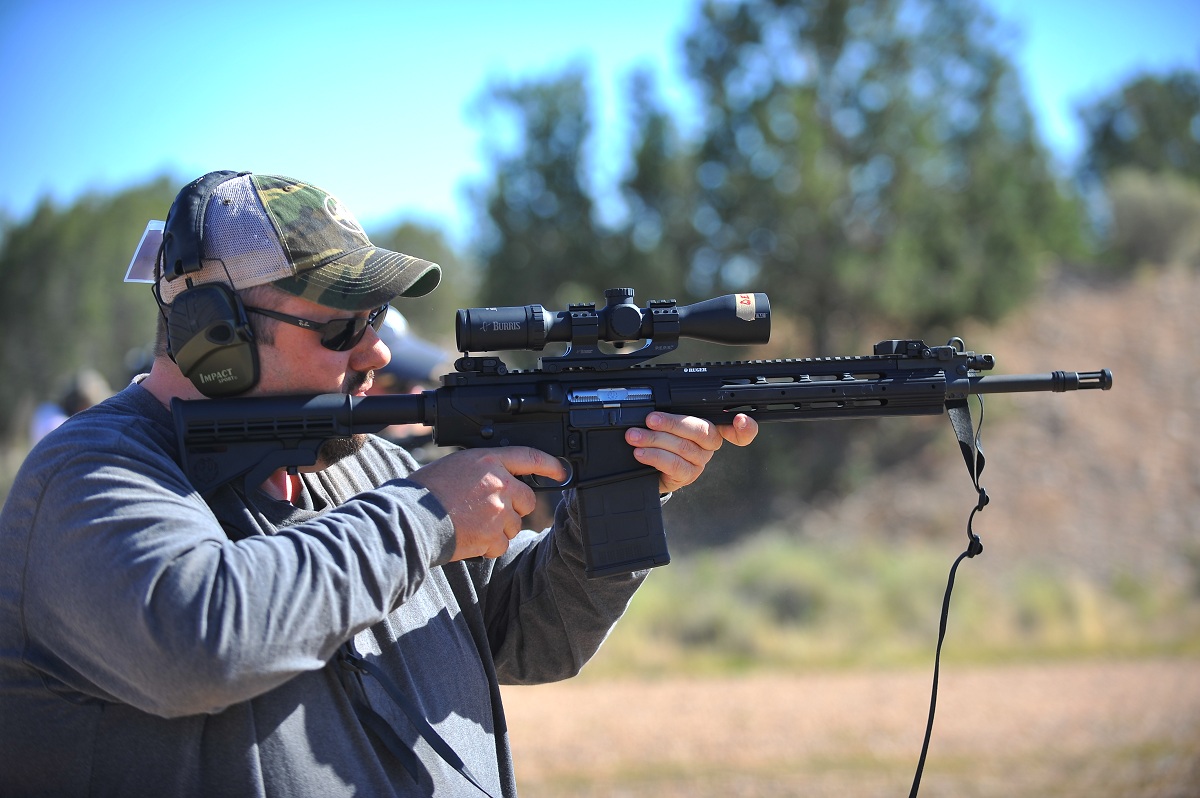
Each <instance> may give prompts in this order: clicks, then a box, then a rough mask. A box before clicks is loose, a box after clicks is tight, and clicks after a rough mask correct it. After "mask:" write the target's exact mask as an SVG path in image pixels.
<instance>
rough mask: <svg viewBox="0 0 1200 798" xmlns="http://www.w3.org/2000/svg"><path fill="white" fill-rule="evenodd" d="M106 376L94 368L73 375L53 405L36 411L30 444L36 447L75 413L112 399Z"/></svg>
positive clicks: (40, 407) (37, 408)
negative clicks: (36, 444)
mask: <svg viewBox="0 0 1200 798" xmlns="http://www.w3.org/2000/svg"><path fill="white" fill-rule="evenodd" d="M112 394H113V391H112V388H111V387H110V386H109V384H108V380H106V379H104V375H103V374H101V373H100V372H99V371H96V370H95V369H93V368H87V367H84V368H81V369H79V370H78V371H76V372H75V373H74V374H72V375H71V377H70V379H69V380H68V381H67V385H66V387H65V388H63V390H62V391H60V392H59V396H58V398H57V399H55V400H54V401H52V402H43V403H42V404H40V405H38V406H37V407H36V408H35V409H34V411H33V419H32V421H31V422H30V427H29V442H30V444H35V443H37V442H38V441H40V440H41V439H42V438H44V437H46V435H47V434H49V432H50V431H51V430H54V429H57V428H58V427H59V425H61V424H62V423H63V422H64V421H66V420H67V419H68V418H70V417H71V416H73V415H75V414H76V413H78V412H80V411H82V410H87V409H88V408H89V407H91V406H92V405H94V404H98V403H100V402H103V401H104V400H105V399H107V398H108V397H110V396H112Z"/></svg>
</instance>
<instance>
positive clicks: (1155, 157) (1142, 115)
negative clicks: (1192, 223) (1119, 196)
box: [1079, 69, 1200, 180]
mask: <svg viewBox="0 0 1200 798" xmlns="http://www.w3.org/2000/svg"><path fill="white" fill-rule="evenodd" d="M1079 117H1080V119H1081V121H1082V122H1083V126H1084V128H1085V131H1086V132H1085V139H1086V141H1087V149H1086V152H1085V156H1084V164H1083V167H1084V169H1085V171H1086V172H1087V173H1088V174H1089V175H1091V176H1093V177H1098V178H1101V179H1106V178H1108V177H1110V176H1112V175H1113V174H1114V173H1115V172H1117V171H1118V170H1122V169H1139V170H1141V171H1143V172H1148V173H1151V174H1161V173H1164V172H1169V173H1174V174H1176V175H1180V176H1183V177H1187V178H1190V179H1192V180H1200V72H1197V71H1194V70H1182V69H1181V70H1176V71H1174V72H1171V73H1169V74H1167V75H1164V76H1161V77H1159V76H1155V75H1141V76H1139V77H1136V78H1134V79H1132V80H1130V81H1129V82H1127V83H1125V84H1124V85H1122V86H1120V87H1118V88H1117V89H1116V90H1114V91H1113V92H1111V93H1110V94H1107V95H1105V96H1103V97H1101V98H1100V99H1098V100H1096V101H1094V102H1092V103H1090V104H1087V105H1084V106H1082V107H1081V108H1080V109H1079Z"/></svg>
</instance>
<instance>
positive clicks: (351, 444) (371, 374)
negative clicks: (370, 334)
mask: <svg viewBox="0 0 1200 798" xmlns="http://www.w3.org/2000/svg"><path fill="white" fill-rule="evenodd" d="M374 379H375V371H374V370H371V371H353V372H351V373H349V374H347V375H346V380H345V383H344V384H343V386H342V392H343V393H345V394H353V393H358V391H359V390H360V389H361V388H362V387H363V386H364V385H366V384H367V381H368V380H371V381H374ZM366 445H367V436H366V435H365V434H357V435H350V436H349V437H344V438H330V439H329V440H327V441H325V443H323V444H321V448H320V449H318V450H317V464H318V465H319V466H320V467H321V468H328V467H329V466H331V465H333V464H334V463H336V462H338V461H339V460H344V459H345V458H347V457H350V456H351V455H355V454H358V453H359V452H361V451H362V448H363V447H364V446H366Z"/></svg>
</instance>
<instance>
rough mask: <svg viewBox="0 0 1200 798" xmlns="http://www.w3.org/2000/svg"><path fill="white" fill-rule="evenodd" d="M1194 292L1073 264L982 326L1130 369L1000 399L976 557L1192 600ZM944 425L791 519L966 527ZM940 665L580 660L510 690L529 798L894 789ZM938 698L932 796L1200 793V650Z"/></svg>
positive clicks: (1196, 400)
mask: <svg viewBox="0 0 1200 798" xmlns="http://www.w3.org/2000/svg"><path fill="white" fill-rule="evenodd" d="M1198 308H1200V275H1198V274H1197V273H1196V272H1195V271H1186V270H1167V271H1157V272H1153V273H1147V274H1145V275H1142V276H1139V277H1137V278H1135V279H1134V280H1132V281H1130V282H1126V283H1122V284H1119V285H1087V284H1083V283H1080V282H1072V281H1069V280H1061V279H1060V280H1057V281H1055V282H1053V283H1052V284H1051V285H1049V286H1048V287H1047V290H1046V293H1045V296H1044V298H1043V299H1042V300H1041V301H1040V302H1038V303H1037V304H1036V305H1033V306H1031V307H1030V308H1028V309H1027V310H1026V311H1024V312H1023V313H1021V314H1020V315H1019V316H1018V317H1017V318H1015V319H1012V320H1011V321H1009V322H1008V323H1006V324H1005V325H1004V326H1003V327H1002V328H999V329H987V328H980V329H970V325H967V329H966V330H965V331H964V335H963V337H964V338H965V340H966V341H967V343H968V344H969V345H970V346H971V348H973V349H976V350H978V351H983V352H991V353H993V354H995V355H996V357H997V360H998V364H999V365H998V367H997V369H996V373H1000V374H1019V373H1030V372H1045V371H1049V370H1052V369H1079V370H1090V369H1096V368H1100V367H1107V368H1110V369H1112V371H1113V373H1114V380H1115V384H1114V387H1113V390H1111V391H1109V392H1106V393H1104V394H1100V393H1099V392H1088V393H1086V394H1083V393H1081V394H1067V395H1063V396H1057V395H1049V394H1042V395H1038V394H1027V395H1017V396H1003V397H989V399H988V416H989V417H988V420H987V422H986V425H985V431H984V449H985V451H986V452H987V455H988V465H987V468H986V469H985V472H984V474H983V479H982V482H983V484H984V486H985V487H986V488H987V489H988V492H989V494H990V495H991V497H992V504H991V505H989V507H988V508H987V511H986V512H985V513H983V514H981V515H980V517H979V518H978V519H977V521H976V531H977V532H979V533H980V534H981V536H982V537H983V540H984V544H985V553H984V555H983V557H981V558H979V559H978V560H974V561H972V568H973V569H975V570H978V571H981V572H983V571H991V572H994V573H1001V572H1004V571H1005V570H1006V569H1009V568H1012V567H1015V566H1016V565H1018V564H1019V563H1021V562H1026V563H1028V562H1030V561H1034V562H1037V563H1040V564H1045V565H1047V567H1052V568H1055V569H1058V570H1061V572H1062V573H1063V574H1064V576H1068V575H1071V574H1073V573H1079V574H1083V575H1085V576H1087V577H1088V578H1091V579H1106V578H1112V577H1114V576H1119V575H1120V574H1121V573H1134V574H1140V575H1142V576H1143V577H1145V576H1147V575H1149V577H1150V578H1153V579H1156V580H1160V581H1161V583H1164V584H1166V583H1170V584H1173V585H1177V586H1178V587H1179V588H1180V589H1181V590H1184V591H1187V590H1191V591H1198V592H1197V596H1198V598H1200V448H1198V447H1196V445H1195V441H1196V438H1197V432H1200V430H1198V429H1197V421H1196V418H1195V416H1196V409H1197V407H1200V346H1198V345H1197V341H1200V312H1197V309H1198ZM947 439H948V443H947V446H946V447H944V448H941V449H938V450H936V451H932V452H929V453H925V454H923V455H922V461H921V462H920V463H918V464H917V467H916V468H911V467H910V468H908V469H907V470H906V473H903V474H894V475H890V476H885V477H883V478H882V479H880V480H878V481H877V482H876V483H873V484H872V485H871V486H870V489H868V490H862V491H859V492H858V493H856V494H855V495H854V496H852V497H850V498H849V499H847V500H846V501H843V502H840V503H838V504H837V505H836V506H832V507H828V508H819V509H816V508H811V507H809V508H804V511H805V512H804V514H803V516H802V517H801V516H799V515H798V519H797V521H796V529H797V531H798V534H801V535H805V536H807V537H809V538H811V539H817V540H819V539H821V536H822V534H826V535H834V536H838V537H844V536H847V535H860V536H865V535H878V534H884V533H886V532H887V531H888V530H890V531H891V534H895V535H898V536H903V535H904V534H905V532H904V531H903V530H922V529H923V530H935V531H936V532H935V533H934V534H936V535H937V536H938V538H939V539H940V536H942V535H943V534H945V535H950V534H951V533H953V534H955V535H961V530H962V528H963V522H964V521H965V516H966V511H967V510H969V504H970V502H971V501H973V499H972V497H971V496H970V495H969V494H970V493H971V491H970V484H969V481H967V477H966V474H965V469H964V468H963V464H962V461H961V458H960V457H959V456H958V453H957V451H956V450H955V449H954V442H953V439H952V436H950V435H949V434H947ZM913 473H916V474H917V475H918V478H916V479H914V478H913V476H912V474H913ZM949 497H960V499H961V500H953V499H951V498H949ZM957 544H958V538H957V537H956V538H955V539H954V541H953V542H948V543H947V545H948V546H949V547H950V548H953V547H955V546H957ZM950 548H948V549H947V550H948V551H950ZM957 550H958V549H954V551H953V552H950V554H948V555H947V556H948V560H949V558H951V557H952V555H953V554H954V553H955V552H956V551H957ZM981 575H982V574H981ZM635 600H636V599H635ZM952 614H953V611H952ZM1198 634H1200V632H1198ZM950 644H951V645H952V644H953V641H951V642H950ZM931 656H932V652H931ZM931 675H932V674H931V670H918V671H883V672H873V671H872V672H840V673H827V674H820V673H818V674H798V675H797V674H782V675H769V674H760V675H752V676H744V677H730V678H723V679H683V678H672V677H670V676H669V675H664V676H663V678H662V679H661V680H656V681H645V682H638V681H601V680H596V679H589V678H588V677H587V675H586V671H585V676H584V678H583V679H581V680H575V681H571V682H566V683H563V684H558V685H546V686H541V687H533V688H508V689H506V690H505V700H506V705H507V707H508V714H509V729H510V734H511V736H512V740H513V744H514V750H515V757H516V766H517V774H518V781H519V784H520V786H521V790H522V794H523V795H525V796H526V798H539V796H628V797H629V798H640V797H641V796H651V795H653V796H667V797H668V798H669V797H670V796H699V797H700V798H704V797H705V796H760V795H761V796H767V795H769V796H791V795H797V796H799V795H803V796H885V795H886V796H896V795H907V794H908V792H909V787H910V785H911V782H912V778H913V772H914V770H915V768H916V763H917V758H918V756H919V753H920V746H921V739H922V736H923V734H924V727H925V718H926V714H927V712H928V701H929V688H930V680H931ZM939 692H940V694H939V701H938V708H937V719H936V724H935V727H934V734H933V740H932V744H931V749H930V754H929V760H928V763H927V765H926V768H925V776H924V779H923V784H922V788H921V795H924V796H981V797H982V796H989V797H990V796H1006V797H1007V796H1059V797H1061V798H1074V797H1075V796H1080V797H1081V798H1082V796H1088V798H1093V797H1095V798H1106V797H1107V796H1112V797H1113V798H1116V797H1117V796H1120V798H1127V797H1128V798H1150V797H1151V796H1153V797H1154V798H1195V797H1197V796H1200V661H1197V660H1195V659H1186V658H1179V659H1154V660H1145V661H1134V660H1127V661H1107V662H1067V663H1055V664H1030V665H1020V666H1016V665H1013V666H998V667H987V668H981V667H968V666H959V665H954V664H946V665H944V666H943V669H942V679H941V687H940V691H939Z"/></svg>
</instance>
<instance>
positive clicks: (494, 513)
mask: <svg viewBox="0 0 1200 798" xmlns="http://www.w3.org/2000/svg"><path fill="white" fill-rule="evenodd" d="M530 474H532V475H538V476H543V477H548V478H549V479H550V480H553V481H554V482H562V481H564V480H565V479H566V478H567V470H566V466H564V465H563V464H562V463H561V462H559V461H558V459H557V458H555V457H552V456H551V455H549V454H546V453H545V452H542V451H539V450H537V449H530V448H529V447H526V446H506V447H503V448H496V449H468V450H465V451H460V452H453V453H451V454H448V455H446V456H445V457H443V458H441V459H439V460H435V461H434V462H432V463H430V464H429V465H427V466H425V467H424V468H420V469H418V470H416V471H414V472H413V473H412V475H411V476H410V477H409V479H411V480H412V481H414V482H416V483H418V484H420V485H423V486H425V487H426V488H428V489H429V491H430V492H431V493H433V495H434V496H435V497H437V499H438V501H440V502H441V503H442V506H443V507H445V508H446V512H448V513H449V514H450V520H451V521H453V522H454V534H455V548H454V557H453V558H451V559H452V560H465V559H468V558H470V557H479V556H483V557H491V558H495V557H499V556H501V555H502V554H504V553H505V552H506V551H508V542H509V541H510V540H512V539H513V538H514V537H516V536H517V533H519V532H520V531H521V518H522V517H524V516H526V515H528V514H529V513H532V512H533V511H534V509H535V508H536V506H537V499H536V497H535V495H534V492H533V488H531V487H529V486H528V485H526V484H525V483H524V482H521V481H520V480H519V479H517V477H518V476H525V475H530Z"/></svg>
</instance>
